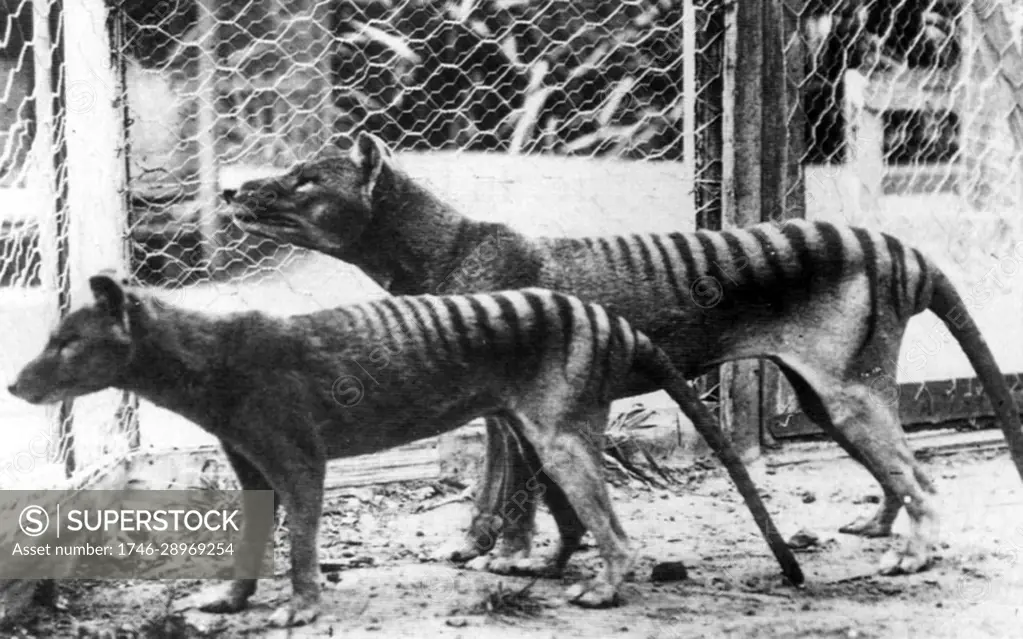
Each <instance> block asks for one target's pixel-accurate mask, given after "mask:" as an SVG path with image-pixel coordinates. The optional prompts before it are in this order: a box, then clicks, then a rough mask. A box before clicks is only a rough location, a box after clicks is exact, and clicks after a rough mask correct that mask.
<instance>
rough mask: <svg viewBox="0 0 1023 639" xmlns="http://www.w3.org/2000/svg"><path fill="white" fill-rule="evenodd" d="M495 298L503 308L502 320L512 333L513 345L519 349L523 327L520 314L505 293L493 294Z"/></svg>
mask: <svg viewBox="0 0 1023 639" xmlns="http://www.w3.org/2000/svg"><path fill="white" fill-rule="evenodd" d="M493 298H494V301H495V302H497V306H498V307H499V308H500V309H501V322H503V323H504V325H505V326H507V327H508V332H509V333H511V343H512V347H513V348H515V349H518V348H519V346H520V345H521V342H520V340H521V339H522V336H521V335H520V333H521V332H522V329H521V328H520V327H519V314H518V312H517V311H516V310H515V305H514V304H512V301H511V300H509V299H508V296H507V295H505V294H504V293H497V294H495V295H493Z"/></svg>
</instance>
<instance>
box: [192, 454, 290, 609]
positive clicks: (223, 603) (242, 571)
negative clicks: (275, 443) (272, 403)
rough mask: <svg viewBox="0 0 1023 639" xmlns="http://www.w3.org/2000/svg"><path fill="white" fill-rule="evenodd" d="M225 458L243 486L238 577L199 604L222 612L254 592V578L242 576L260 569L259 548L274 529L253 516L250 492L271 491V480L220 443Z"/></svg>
mask: <svg viewBox="0 0 1023 639" xmlns="http://www.w3.org/2000/svg"><path fill="white" fill-rule="evenodd" d="M221 445H222V446H223V448H224V453H225V455H226V456H227V460H228V461H229V462H230V463H231V468H233V469H234V472H235V475H237V477H238V483H239V484H240V485H241V488H242V491H243V492H242V531H241V532H242V534H241V537H242V539H241V543H240V544H239V547H238V549H237V550H236V552H235V554H234V565H235V574H236V575H237V577H236V578H235V579H234V580H232V581H231V582H230V583H229V584H228V585H227V587H226V588H222V589H221V590H220V591H219V592H211V593H209V594H208V595H207V596H206V601H205V602H204V603H201V604H200V605H199V610H202V611H203V612H213V613H225V612H238V611H240V610H243V609H245V606H246V605H247V604H248V601H249V597H251V596H252V595H253V594H254V593H255V592H256V582H257V580H256V579H254V578H252V577H248V576H242V575H255V574H257V571H258V569H259V562H260V561H261V559H262V557H263V553H262V549H263V548H264V547H265V545H266V542H267V540H269V538H270V535H271V533H272V532H273V523H274V522H273V518H272V517H270V518H266V517H254V516H252V513H253V511H254V502H255V501H256V498H255V495H253V494H252V493H250V492H249V491H257V490H271V489H272V488H271V486H270V482H269V481H268V480H267V479H266V477H264V476H263V473H261V472H260V471H259V469H258V468H256V467H255V466H254V465H253V464H252V463H250V462H249V460H247V459H246V458H245V457H243V456H242V455H241V454H239V453H238V452H236V451H235V450H233V449H232V448H231V447H230V446H228V445H227V444H225V443H224V442H221ZM274 497H275V499H274V503H275V504H276V502H277V499H276V497H277V493H275V494H274Z"/></svg>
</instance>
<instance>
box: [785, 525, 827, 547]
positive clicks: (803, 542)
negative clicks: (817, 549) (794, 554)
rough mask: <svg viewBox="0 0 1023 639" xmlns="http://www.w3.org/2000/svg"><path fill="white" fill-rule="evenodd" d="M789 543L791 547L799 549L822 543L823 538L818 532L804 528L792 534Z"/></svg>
mask: <svg viewBox="0 0 1023 639" xmlns="http://www.w3.org/2000/svg"><path fill="white" fill-rule="evenodd" d="M787 543H788V546H789V548H793V549H797V550H798V549H802V548H812V547H813V546H818V545H820V543H821V538H820V537H819V536H818V535H817V533H814V532H811V531H809V530H807V529H805V528H802V529H800V530H799V532H797V533H796V534H794V535H792V537H790V538H789V540H788V542H787Z"/></svg>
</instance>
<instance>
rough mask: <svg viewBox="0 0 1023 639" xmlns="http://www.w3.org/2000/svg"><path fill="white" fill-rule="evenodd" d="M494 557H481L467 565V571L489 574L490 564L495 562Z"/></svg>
mask: <svg viewBox="0 0 1023 639" xmlns="http://www.w3.org/2000/svg"><path fill="white" fill-rule="evenodd" d="M493 559H494V558H493V557H491V556H490V555H480V556H479V557H476V558H475V559H473V560H471V561H468V562H466V563H465V569H466V570H475V571H476V572H487V571H488V570H490V562H491V561H493Z"/></svg>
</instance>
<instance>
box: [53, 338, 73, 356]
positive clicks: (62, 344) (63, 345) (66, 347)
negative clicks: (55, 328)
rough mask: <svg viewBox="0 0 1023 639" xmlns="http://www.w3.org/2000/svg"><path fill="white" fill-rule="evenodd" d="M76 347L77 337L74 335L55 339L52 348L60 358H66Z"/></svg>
mask: <svg viewBox="0 0 1023 639" xmlns="http://www.w3.org/2000/svg"><path fill="white" fill-rule="evenodd" d="M77 346H78V337H77V336H74V335H71V336H68V337H57V338H54V340H53V347H54V348H55V349H56V350H57V354H58V355H60V356H61V357H67V356H68V355H70V354H71V353H72V352H73V351H74V349H75V347H77Z"/></svg>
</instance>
